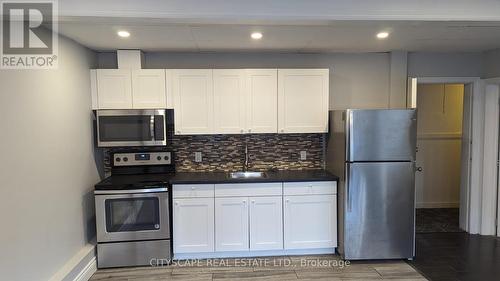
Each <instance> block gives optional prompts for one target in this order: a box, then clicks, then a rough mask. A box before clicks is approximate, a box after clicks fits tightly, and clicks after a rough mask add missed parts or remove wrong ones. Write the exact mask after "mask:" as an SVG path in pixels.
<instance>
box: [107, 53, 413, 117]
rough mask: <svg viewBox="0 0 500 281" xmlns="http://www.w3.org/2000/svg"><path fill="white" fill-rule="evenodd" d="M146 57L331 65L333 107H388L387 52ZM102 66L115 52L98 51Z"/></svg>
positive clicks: (149, 62)
mask: <svg viewBox="0 0 500 281" xmlns="http://www.w3.org/2000/svg"><path fill="white" fill-rule="evenodd" d="M145 58H146V62H145V66H143V67H144V68H272V67H278V68H300V67H306V68H307V67H310V68H314V67H317V68H319V67H322V68H329V69H330V109H345V108H384V107H388V106H389V92H390V91H389V75H390V54H388V53H365V54H294V53H289V54H287V53H146V54H145ZM99 66H100V67H102V68H116V54H115V53H101V54H99ZM401 95H405V93H401Z"/></svg>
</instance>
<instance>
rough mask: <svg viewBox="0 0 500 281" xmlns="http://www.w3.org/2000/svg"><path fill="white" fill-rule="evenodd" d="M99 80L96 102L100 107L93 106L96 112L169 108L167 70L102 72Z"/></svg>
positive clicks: (96, 89)
mask: <svg viewBox="0 0 500 281" xmlns="http://www.w3.org/2000/svg"><path fill="white" fill-rule="evenodd" d="M92 73H93V72H92V71H91V75H92ZM91 77H92V76H91ZM95 80H96V81H95V87H94V88H95V89H94V90H93V91H92V98H93V99H97V102H95V104H96V105H97V106H95V107H94V106H93V108H94V109H147V108H165V107H166V105H167V103H166V93H165V70H163V69H137V70H130V69H98V70H97V71H96V78H95ZM91 82H94V81H91ZM93 103H94V102H93Z"/></svg>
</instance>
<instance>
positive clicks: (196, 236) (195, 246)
mask: <svg viewBox="0 0 500 281" xmlns="http://www.w3.org/2000/svg"><path fill="white" fill-rule="evenodd" d="M173 201H174V209H173V226H172V229H173V233H174V237H173V242H174V253H200V252H213V251H214V215H215V214H214V199H213V198H187V199H174V200H173Z"/></svg>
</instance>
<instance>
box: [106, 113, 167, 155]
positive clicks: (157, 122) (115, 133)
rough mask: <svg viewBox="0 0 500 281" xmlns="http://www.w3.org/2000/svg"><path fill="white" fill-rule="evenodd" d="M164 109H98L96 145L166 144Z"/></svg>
mask: <svg viewBox="0 0 500 281" xmlns="http://www.w3.org/2000/svg"><path fill="white" fill-rule="evenodd" d="M165 116H166V115H165V110H164V109H145V110H98V111H97V145H98V146H99V147H113V146H158V145H166V144H167V141H166V130H165V124H166V123H165V122H166V120H165Z"/></svg>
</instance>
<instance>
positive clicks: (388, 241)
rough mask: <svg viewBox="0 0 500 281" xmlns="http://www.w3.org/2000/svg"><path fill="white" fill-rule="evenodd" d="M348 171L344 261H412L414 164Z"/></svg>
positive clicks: (362, 165) (351, 166)
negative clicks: (410, 259)
mask: <svg viewBox="0 0 500 281" xmlns="http://www.w3.org/2000/svg"><path fill="white" fill-rule="evenodd" d="M346 169H347V170H348V171H349V172H348V181H347V186H346V190H345V194H344V195H343V196H344V200H345V204H344V249H343V253H342V255H343V258H345V259H348V260H349V259H353V260H356V259H400V258H412V257H413V256H414V235H415V191H414V184H413V182H414V164H413V163H412V162H385V163H384V162H382V163H348V164H347V167H346Z"/></svg>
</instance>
